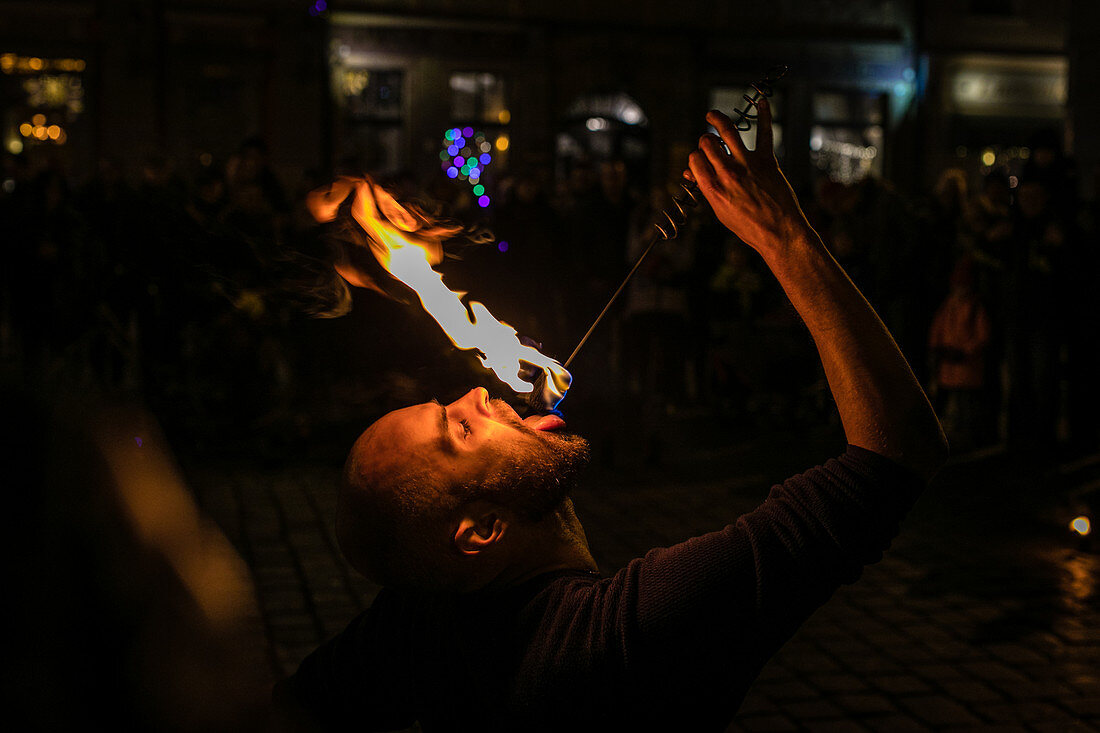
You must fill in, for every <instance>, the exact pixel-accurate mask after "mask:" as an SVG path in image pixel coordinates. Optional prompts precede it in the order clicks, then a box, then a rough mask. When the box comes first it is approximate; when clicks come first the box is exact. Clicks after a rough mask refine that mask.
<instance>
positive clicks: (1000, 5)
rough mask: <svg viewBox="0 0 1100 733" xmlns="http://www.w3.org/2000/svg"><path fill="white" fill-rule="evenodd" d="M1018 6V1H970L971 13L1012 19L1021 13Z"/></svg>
mask: <svg viewBox="0 0 1100 733" xmlns="http://www.w3.org/2000/svg"><path fill="white" fill-rule="evenodd" d="M1018 4H1019V3H1018V0H970V13H971V15H1001V16H1005V17H1010V16H1013V15H1016V13H1017V12H1018V11H1019V8H1018V7H1017V5H1018Z"/></svg>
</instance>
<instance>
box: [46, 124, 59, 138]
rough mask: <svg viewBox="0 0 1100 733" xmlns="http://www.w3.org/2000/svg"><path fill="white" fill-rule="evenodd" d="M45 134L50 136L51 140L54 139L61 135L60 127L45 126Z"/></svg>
mask: <svg viewBox="0 0 1100 733" xmlns="http://www.w3.org/2000/svg"><path fill="white" fill-rule="evenodd" d="M46 134H47V135H49V136H50V139H51V140H56V139H57V138H59V137H61V128H60V127H59V126H57V125H50V126H49V127H47V128H46Z"/></svg>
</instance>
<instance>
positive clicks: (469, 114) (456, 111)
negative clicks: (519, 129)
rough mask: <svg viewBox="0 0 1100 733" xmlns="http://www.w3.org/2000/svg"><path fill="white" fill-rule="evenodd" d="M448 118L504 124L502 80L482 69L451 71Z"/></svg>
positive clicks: (506, 118)
mask: <svg viewBox="0 0 1100 733" xmlns="http://www.w3.org/2000/svg"><path fill="white" fill-rule="evenodd" d="M450 87H451V119H453V120H455V121H458V122H477V123H482V124H490V125H506V124H508V122H509V121H510V120H511V116H512V115H511V112H509V111H508V103H507V99H506V98H505V94H504V80H503V79H502V78H501V77H499V76H497V75H496V74H489V73H485V72H459V73H454V74H451V82H450Z"/></svg>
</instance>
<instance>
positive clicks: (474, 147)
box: [439, 127, 493, 209]
mask: <svg viewBox="0 0 1100 733" xmlns="http://www.w3.org/2000/svg"><path fill="white" fill-rule="evenodd" d="M492 150H493V144H492V143H490V142H489V140H488V139H487V138H486V137H485V133H484V132H481V131H476V132H475V131H474V128H472V127H452V128H450V129H448V130H447V131H446V132H444V133H443V149H442V150H440V151H439V160H440V164H441V167H442V168H443V173H444V174H446V176H447V177H448V178H450V179H452V180H454V179H458V180H460V181H466V182H467V183H469V184H470V187H471V191H472V192H473V194H474V197H475V198H476V199H477V205H478V206H480V207H481V208H483V209H484V208H487V207H488V206H489V204H490V203H492V200H491V199H490V198H489V194H488V193H486V191H485V184H483V183H481V176H482V174H484V172H485V168H486V166H488V165H489V164H491V163H492V162H493V155H492Z"/></svg>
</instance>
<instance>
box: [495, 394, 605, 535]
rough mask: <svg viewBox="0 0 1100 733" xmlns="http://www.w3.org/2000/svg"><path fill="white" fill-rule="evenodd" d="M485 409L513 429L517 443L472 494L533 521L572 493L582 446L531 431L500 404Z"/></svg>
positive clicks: (584, 458)
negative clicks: (517, 437) (494, 502)
mask: <svg viewBox="0 0 1100 733" xmlns="http://www.w3.org/2000/svg"><path fill="white" fill-rule="evenodd" d="M498 403H499V404H498ZM490 406H491V409H492V410H493V413H494V415H495V416H496V417H497V419H498V420H501V421H502V422H507V423H509V424H511V425H513V426H514V427H515V428H516V430H518V431H519V433H520V435H521V437H520V439H519V440H518V441H516V444H515V445H514V446H513V447H511V448H510V450H509V452H508V454H507V455H505V456H503V459H504V460H503V465H502V467H501V468H500V469H499V470H498V471H496V472H494V473H492V474H490V475H489V477H488V478H487V479H485V480H484V481H482V482H481V484H480V486H478V487H477V489H475V491H476V493H478V494H479V495H480V497H481V498H486V499H491V500H493V501H496V502H498V503H500V504H504V505H506V506H509V507H511V508H512V509H514V510H515V511H516V513H517V514H519V515H520V517H521V518H523V519H525V520H528V521H532V522H535V521H538V520H540V519H542V518H543V517H545V516H546V515H548V514H549V513H550V512H552V511H554V510H555V509H557V508H558V507H559V506H561V503H562V502H563V501H564V500H565V498H566V497H567V496H569V494H570V493H572V491H573V490H574V489H575V488H576V486H577V480H578V478H579V475H580V471H581V469H582V468H584V467H585V466H586V465H587V464H588V458H589V451H588V441H587V440H585V439H584V438H582V437H580V436H579V435H572V434H568V433H556V432H552V431H545V430H532V429H531V428H529V427H528V426H526V425H524V424H523V422H522V421H521V420H519V418H518V416H516V414H515V411H513V410H512V409H511V408H509V407H507V406H506V405H505V403H504V402H503V401H501V400H493V401H492V402H491V403H490Z"/></svg>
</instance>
